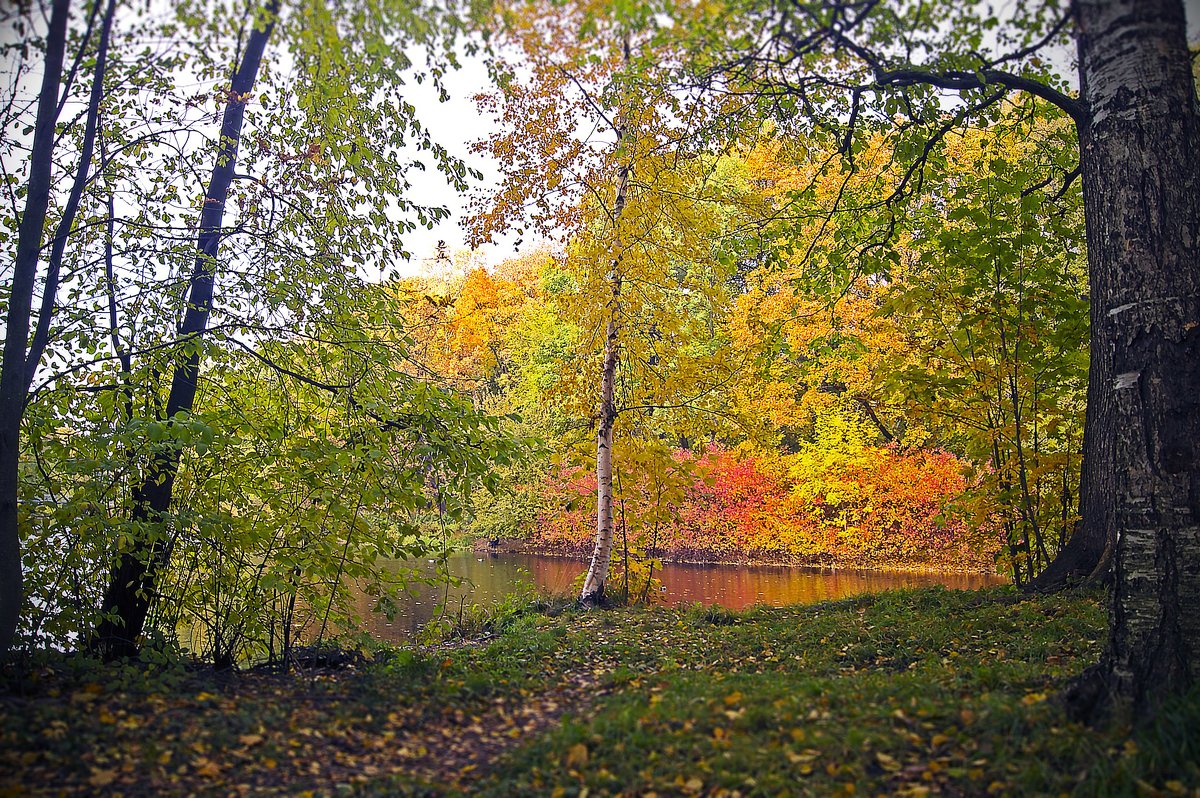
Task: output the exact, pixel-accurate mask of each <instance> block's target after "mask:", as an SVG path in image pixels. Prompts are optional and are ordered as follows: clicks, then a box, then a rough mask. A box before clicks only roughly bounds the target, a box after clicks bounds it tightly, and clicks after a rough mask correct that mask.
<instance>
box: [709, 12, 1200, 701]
mask: <svg viewBox="0 0 1200 798" xmlns="http://www.w3.org/2000/svg"><path fill="white" fill-rule="evenodd" d="M708 14H709V22H708V24H707V25H705V26H703V28H702V29H703V31H704V32H703V33H702V34H701V35H700V37H699V39H698V41H699V46H698V49H699V50H701V51H702V53H701V55H700V58H701V59H702V60H703V61H705V62H706V64H707V65H708V69H707V71H706V74H708V75H709V76H710V77H713V76H716V78H715V81H714V82H713V84H712V85H713V87H714V88H716V89H717V90H718V92H723V91H735V92H736V91H751V92H758V93H759V96H761V97H764V98H766V99H768V100H769V101H770V102H771V103H772V105H773V107H774V108H775V109H776V110H777V111H779V112H781V118H783V119H792V120H805V121H804V122H802V123H801V125H802V126H804V125H807V128H806V129H807V130H809V131H811V132H812V133H813V134H816V135H826V136H828V137H829V138H830V140H833V141H836V142H839V143H840V145H841V147H842V150H843V153H844V156H845V158H846V160H847V161H848V162H850V163H852V162H853V158H854V156H855V154H856V152H857V149H856V148H857V147H858V146H860V145H859V142H860V141H862V140H863V138H862V134H863V133H864V132H866V131H867V130H868V129H872V128H874V129H895V128H897V127H898V128H899V129H900V130H901V131H903V132H905V133H908V134H911V135H910V136H909V137H908V141H909V142H910V143H909V145H908V148H907V152H908V155H909V157H908V158H907V159H906V161H907V162H908V163H909V164H911V167H910V168H909V169H907V170H906V171H905V172H904V179H902V180H901V181H899V183H898V184H897V186H896V190H895V199H897V200H899V199H902V198H903V197H904V196H907V195H911V193H912V192H913V191H915V190H916V189H917V188H918V187H919V186H920V176H921V169H922V167H923V166H924V164H925V162H926V160H927V158H928V156H929V154H930V153H931V152H932V151H934V150H936V148H937V147H938V146H939V145H940V143H941V141H942V139H943V138H944V137H945V136H946V135H947V133H949V132H950V131H951V130H953V129H955V128H956V127H960V126H962V125H964V124H966V123H967V122H968V121H970V120H972V119H975V120H979V119H983V120H987V119H990V118H992V117H993V116H994V114H995V113H996V112H997V111H996V109H997V108H998V107H999V104H1000V103H1002V102H1003V100H1004V99H1005V97H1006V96H1007V95H1008V94H1010V93H1012V92H1025V93H1029V94H1032V95H1034V96H1036V97H1039V98H1041V99H1042V100H1044V101H1046V102H1048V103H1051V104H1053V105H1056V106H1058V107H1059V108H1060V109H1062V110H1063V111H1064V112H1065V113H1066V114H1067V115H1068V116H1069V117H1070V118H1071V119H1072V120H1073V121H1074V123H1075V127H1076V130H1077V133H1078V140H1079V166H1078V168H1076V169H1073V170H1070V171H1069V172H1067V173H1066V174H1065V175H1064V181H1066V182H1070V181H1073V180H1075V179H1079V178H1081V179H1082V190H1083V198H1084V217H1085V225H1086V228H1087V240H1088V273H1089V293H1090V299H1091V310H1090V314H1091V345H1090V353H1091V356H1090V364H1091V365H1090V372H1089V378H1088V392H1087V412H1086V419H1085V429H1084V444H1083V445H1084V455H1083V456H1084V461H1083V468H1082V476H1081V488H1080V496H1081V514H1082V518H1083V520H1082V524H1081V526H1080V527H1079V529H1078V530H1077V531H1076V534H1075V535H1074V536H1073V537H1072V539H1071V541H1070V542H1069V543H1068V545H1067V546H1066V547H1065V548H1064V550H1063V552H1062V554H1061V555H1060V558H1059V559H1060V561H1061V562H1060V563H1059V565H1057V566H1056V567H1053V568H1051V569H1048V573H1049V574H1050V576H1049V577H1047V579H1048V580H1050V579H1053V580H1054V581H1056V582H1058V583H1062V582H1063V581H1066V580H1068V579H1078V578H1081V577H1082V578H1086V577H1087V576H1088V575H1090V574H1094V573H1103V572H1105V571H1106V570H1107V568H1106V564H1107V562H1108V561H1109V552H1111V563H1112V575H1113V581H1114V590H1113V599H1112V607H1111V612H1110V633H1109V643H1108V647H1107V649H1106V653H1105V654H1104V656H1103V658H1102V661H1101V663H1100V664H1099V666H1098V667H1097V668H1096V669H1095V670H1093V671H1092V672H1090V674H1089V676H1088V677H1087V678H1085V679H1084V680H1083V681H1082V682H1081V683H1080V685H1079V689H1078V690H1077V691H1076V693H1075V696H1074V697H1075V705H1076V706H1077V707H1078V708H1080V709H1081V711H1083V712H1084V713H1085V714H1086V713H1088V712H1091V711H1092V710H1095V709H1097V708H1104V707H1108V706H1110V704H1111V702H1110V700H1109V699H1111V698H1112V697H1114V696H1115V697H1118V698H1119V699H1121V700H1122V701H1124V702H1128V703H1130V704H1131V705H1132V706H1133V707H1134V709H1135V711H1136V712H1139V713H1143V714H1144V713H1147V712H1150V711H1152V709H1153V706H1154V705H1155V704H1156V703H1157V702H1159V701H1161V700H1163V698H1165V697H1166V696H1168V695H1171V694H1175V693H1179V692H1182V691H1184V690H1186V689H1188V688H1189V687H1190V686H1191V685H1192V684H1194V682H1195V674H1196V673H1198V672H1200V645H1198V644H1197V641H1198V640H1200V628H1198V627H1197V624H1198V623H1200V537H1198V536H1200V522H1198V520H1197V519H1198V518H1200V513H1198V512H1197V509H1196V503H1195V497H1196V496H1197V495H1200V458H1198V457H1197V456H1196V453H1195V443H1194V442H1195V440H1196V439H1197V434H1196V433H1197V430H1196V425H1197V424H1200V412H1198V410H1200V408H1198V407H1197V403H1200V390H1198V385H1200V375H1198V374H1197V372H1196V369H1195V363H1196V358H1195V353H1196V347H1197V346H1198V343H1197V341H1198V340H1200V339H1198V338H1197V332H1196V331H1197V329H1200V318H1197V317H1198V315H1200V299H1198V298H1197V297H1198V291H1197V285H1196V281H1197V280H1198V279H1200V264H1198V263H1197V253H1198V250H1197V248H1196V247H1195V246H1194V242H1195V241H1196V240H1197V238H1196V237H1197V234H1198V225H1200V199H1198V197H1200V193H1198V192H1197V190H1196V187H1197V185H1198V184H1200V171H1198V170H1200V161H1198V160H1197V159H1196V158H1195V157H1194V153H1195V152H1196V151H1197V149H1198V148H1200V138H1198V137H1200V115H1198V109H1197V98H1196V88H1195V83H1194V80H1193V75H1192V72H1191V68H1190V64H1191V62H1190V57H1189V52H1188V46H1187V40H1186V30H1187V19H1186V16H1185V12H1184V6H1183V3H1182V2H1180V1H1179V0H1153V1H1152V2H1133V0H1080V2H1075V3H1071V4H1069V5H1068V4H1064V3H1060V2H1044V3H1037V4H1029V5H1023V6H1021V7H1020V8H1017V9H1015V10H1014V11H1013V14H1012V16H1011V17H1009V18H1007V19H1003V20H1002V19H997V18H995V17H993V16H991V12H990V11H988V10H986V9H983V8H982V7H976V6H962V5H959V4H956V3H928V2H913V3H909V2H899V1H898V2H879V1H878V0H867V1H865V2H823V3H778V4H776V3H757V2H754V3H749V4H746V5H735V6H734V7H732V8H731V7H728V6H724V7H719V8H714V9H711V10H710V11H709V12H708ZM1072 40H1073V41H1074V45H1075V52H1076V61H1077V66H1078V86H1079V88H1078V91H1074V90H1072V89H1071V87H1070V85H1069V83H1068V81H1067V80H1066V78H1065V77H1064V76H1062V75H1058V74H1056V73H1055V71H1054V69H1053V68H1052V67H1051V66H1050V65H1051V64H1052V63H1053V57H1052V54H1053V53H1057V54H1058V55H1059V56H1062V55H1063V54H1064V53H1065V52H1067V48H1068V47H1070V45H1071V43H1072ZM888 232H889V231H888V229H887V227H886V226H885V228H884V229H882V230H881V231H880V235H882V236H883V238H884V239H886V237H887V235H888Z"/></svg>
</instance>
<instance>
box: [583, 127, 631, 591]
mask: <svg viewBox="0 0 1200 798" xmlns="http://www.w3.org/2000/svg"><path fill="white" fill-rule="evenodd" d="M621 138H622V137H621V136H620V135H618V137H617V144H618V147H619V146H620V142H621ZM632 171H633V167H632V166H630V165H629V164H628V163H626V164H623V165H622V166H621V169H620V172H619V174H618V176H617V196H616V201H615V202H614V203H613V213H612V223H613V239H614V247H615V253H614V257H613V263H612V273H611V275H610V277H609V281H610V283H611V286H612V297H611V298H610V299H609V301H608V302H609V304H608V307H609V311H608V325H607V328H606V330H605V336H604V360H603V362H602V364H601V367H600V407H599V423H598V424H597V427H596V546H595V548H594V549H593V550H592V561H591V563H590V564H589V565H588V572H587V576H585V577H584V580H583V589H582V590H581V591H580V593H579V602H580V603H581V604H585V605H591V606H594V605H598V604H603V603H604V585H605V583H606V581H607V579H608V564H609V561H610V560H611V559H612V549H613V471H612V468H613V464H612V447H613V428H614V427H615V426H616V422H617V408H616V402H615V392H616V382H617V363H618V361H619V360H620V355H621V351H620V333H621V254H622V253H621V247H622V246H623V244H622V241H621V235H620V223H621V214H622V213H623V212H624V210H625V197H626V195H627V194H628V191H629V177H630V174H631V173H632Z"/></svg>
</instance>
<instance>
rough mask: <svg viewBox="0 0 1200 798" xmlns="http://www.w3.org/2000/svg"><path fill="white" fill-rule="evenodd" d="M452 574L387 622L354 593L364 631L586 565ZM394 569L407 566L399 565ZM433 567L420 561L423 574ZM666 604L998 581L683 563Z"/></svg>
mask: <svg viewBox="0 0 1200 798" xmlns="http://www.w3.org/2000/svg"><path fill="white" fill-rule="evenodd" d="M447 565H448V566H449V570H450V573H451V574H453V575H455V576H457V577H461V578H462V579H463V580H464V581H463V584H461V585H458V586H450V587H445V586H442V587H438V588H436V589H435V588H432V587H428V586H419V587H418V588H417V592H418V595H417V596H416V597H415V598H413V599H412V600H411V601H410V602H409V603H407V604H406V605H405V606H403V607H401V611H400V614H399V615H397V616H396V618H395V619H393V620H392V621H388V620H387V619H386V618H385V617H383V616H382V615H380V614H378V613H372V612H370V607H371V600H370V598H369V597H367V596H362V597H360V600H359V612H360V614H362V615H363V617H364V619H365V626H366V628H367V630H368V631H370V632H371V634H373V635H374V636H376V637H379V638H381V639H384V640H393V641H401V640H406V639H411V637H412V636H413V634H414V632H416V630H418V629H419V628H420V627H421V626H423V625H424V624H426V623H428V622H429V620H430V619H432V618H434V617H435V616H436V615H438V614H439V612H446V613H448V614H449V616H450V617H452V618H453V617H454V616H455V615H457V613H458V610H459V607H460V606H461V605H466V606H470V605H472V604H480V605H488V604H492V603H495V602H498V601H499V600H500V599H502V598H503V597H504V596H505V595H506V594H508V593H510V592H512V591H513V590H514V588H515V587H516V585H517V584H518V583H519V582H525V583H526V584H533V585H534V586H535V587H537V588H538V589H539V590H540V591H542V592H545V593H550V594H566V593H569V592H572V588H571V583H572V581H573V580H574V579H575V578H576V577H577V576H579V575H580V574H581V573H583V572H584V570H586V568H587V563H586V562H585V561H582V560H572V559H566V558H562V557H541V556H537V555H529V554H500V555H491V556H489V555H481V554H475V553H472V552H461V553H458V554H453V555H451V556H450V558H449V561H448V563H447ZM395 567H397V568H400V567H411V566H410V564H408V563H401V562H397V563H396V566H395ZM433 568H434V566H433V565H432V564H430V563H426V565H425V570H426V572H427V573H432V572H433ZM658 577H659V578H660V579H661V580H662V582H663V587H664V590H663V592H662V593H661V594H660V596H659V598H660V599H662V600H663V601H664V602H665V603H668V604H693V603H700V604H719V605H721V606H724V607H729V608H730V609H735V610H740V609H742V608H744V607H748V606H750V605H752V604H771V605H775V606H782V605H785V604H813V603H816V602H819V601H828V600H831V599H838V598H843V597H845V596H851V595H855V594H858V593H870V592H876V591H880V590H893V589H897V588H906V587H921V586H924V585H945V586H946V587H949V588H953V589H956V590H969V589H973V588H978V587H984V586H986V585H994V584H999V583H1001V582H1003V581H1004V580H1003V579H1002V578H1000V577H997V576H986V575H981V574H933V573H930V574H923V573H902V572H892V571H822V570H816V569H805V568H786V567H777V566H753V567H751V566H742V565H685V564H675V563H667V564H666V567H665V569H664V570H663V571H662V572H661V573H660V574H658Z"/></svg>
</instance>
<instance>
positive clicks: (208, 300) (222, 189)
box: [91, 0, 279, 659]
mask: <svg viewBox="0 0 1200 798" xmlns="http://www.w3.org/2000/svg"><path fill="white" fill-rule="evenodd" d="M278 15H279V0H268V2H267V3H266V4H265V5H264V6H263V8H262V12H261V14H260V15H258V16H256V18H255V19H254V21H252V22H251V24H252V25H253V30H252V31H251V33H250V36H249V37H248V38H247V41H246V49H245V51H244V52H243V53H242V58H241V61H240V63H239V64H238V67H237V71H236V72H235V73H234V74H233V78H232V79H231V81H230V86H229V95H228V99H227V100H226V102H225V109H224V112H223V113H222V116H221V131H220V138H219V139H218V141H219V144H218V147H217V153H216V158H215V162H214V164H213V169H212V173H211V176H210V177H209V183H208V189H207V191H205V194H204V200H203V207H202V208H201V211H200V224H199V230H198V232H197V236H196V258H195V261H194V262H193V265H192V274H191V278H190V280H189V285H188V298H187V310H186V312H185V313H184V317H183V322H182V323H181V324H180V326H179V338H180V340H181V341H183V342H184V345H185V346H186V347H187V350H186V354H185V355H184V356H183V358H182V361H181V362H179V363H178V364H177V365H176V366H175V370H174V373H173V374H172V377H171V390H170V393H168V394H167V406H166V420H167V422H168V423H172V421H173V420H174V419H175V417H176V415H177V414H180V413H182V414H187V413H190V412H191V411H192V407H193V405H194V403H195V401H196V388H197V381H198V380H199V376H200V337H201V336H203V335H204V333H205V331H206V330H207V329H208V317H209V314H210V313H211V312H212V308H213V291H214V288H215V282H216V273H217V266H218V263H219V262H218V255H219V252H220V245H221V238H222V235H223V226H224V222H225V201H226V199H227V198H228V196H229V187H230V185H231V184H232V183H233V175H234V170H235V168H236V166H237V155H238V145H239V144H240V142H241V138H242V123H243V122H244V120H245V115H246V102H247V100H248V99H249V95H250V93H251V91H252V90H253V89H254V82H255V80H256V79H257V77H258V70H259V66H260V65H261V64H262V59H263V53H264V52H265V50H266V46H267V42H268V41H269V40H270V38H271V32H272V30H273V29H274V27H275V21H276V19H277V17H278ZM180 455H181V452H180V450H179V449H178V448H177V447H168V448H167V449H164V450H160V451H159V452H157V453H156V454H154V455H153V456H152V457H151V458H150V462H149V463H148V464H147V468H146V476H145V478H144V479H143V480H142V482H141V484H139V485H138V486H137V487H136V488H135V489H134V490H133V495H132V504H133V510H132V520H133V521H134V527H135V528H141V529H148V530H151V531H148V532H145V533H143V534H142V535H141V536H140V537H138V538H137V539H136V540H135V541H134V542H133V544H132V545H131V547H130V549H129V550H127V551H122V552H121V553H120V554H119V555H117V558H116V564H115V566H114V568H113V571H112V574H111V575H110V577H109V583H108V587H107V588H106V590H105V593H104V601H103V604H102V610H101V611H102V614H103V616H104V620H103V621H101V623H100V624H99V626H98V627H97V629H96V632H95V636H94V638H93V640H92V642H91V646H92V648H93V649H94V650H96V651H97V652H99V653H100V654H102V655H103V656H104V657H105V658H108V659H114V658H119V657H128V656H133V655H135V654H136V653H137V651H138V646H139V638H140V637H141V634H142V629H143V627H144V626H145V623H146V617H147V615H148V614H149V611H150V604H151V600H152V598H153V595H154V591H155V588H156V587H157V584H158V579H159V576H160V573H161V571H162V570H163V569H164V568H165V567H166V566H167V564H168V563H169V562H170V558H171V541H170V539H169V537H167V536H166V535H165V530H154V527H155V526H156V525H160V524H161V523H162V520H163V516H164V515H165V514H166V513H167V511H168V510H169V509H170V507H171V497H172V494H173V491H174V486H175V476H176V474H177V472H178V471H179V461H180Z"/></svg>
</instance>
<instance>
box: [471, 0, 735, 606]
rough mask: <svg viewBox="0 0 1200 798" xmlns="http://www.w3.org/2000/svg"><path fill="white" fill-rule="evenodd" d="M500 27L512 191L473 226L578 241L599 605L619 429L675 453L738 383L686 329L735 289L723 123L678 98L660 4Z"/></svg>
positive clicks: (485, 208)
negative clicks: (719, 154)
mask: <svg viewBox="0 0 1200 798" xmlns="http://www.w3.org/2000/svg"><path fill="white" fill-rule="evenodd" d="M496 23H497V26H498V29H497V30H498V34H499V37H498V41H499V42H500V43H499V44H497V52H498V53H499V55H500V57H499V58H498V59H497V61H496V62H495V64H494V67H493V71H494V74H495V76H496V78H497V85H498V91H497V92H496V93H494V94H492V95H488V96H486V97H485V98H484V99H483V101H482V106H483V108H484V110H487V111H490V112H492V113H494V114H495V115H496V116H497V117H498V118H499V122H500V131H499V132H498V133H496V134H494V135H493V136H491V137H489V138H488V139H486V140H485V141H483V142H481V143H480V145H479V147H480V149H481V150H484V151H487V152H489V153H490V154H491V155H493V157H495V158H496V159H497V161H498V162H499V163H500V164H501V169H502V179H501V182H500V186H499V188H498V189H497V190H496V191H495V192H494V193H493V194H491V195H489V196H486V197H483V198H481V199H480V201H479V202H478V203H477V205H476V208H475V210H476V214H475V215H474V217H473V218H472V220H471V225H472V229H473V235H474V237H475V240H476V241H484V240H488V239H490V238H491V237H492V236H494V235H495V234H496V233H497V232H499V231H501V230H508V229H515V230H517V231H518V232H519V233H521V234H524V233H526V232H533V233H535V234H538V235H544V236H552V237H555V238H558V239H559V240H563V241H565V253H564V264H565V267H566V269H567V270H568V271H569V272H571V273H573V274H575V275H576V277H577V285H578V289H577V290H576V291H573V292H571V293H570V294H567V295H564V296H563V297H560V299H561V300H562V301H564V302H570V303H571V308H570V313H571V315H572V316H573V317H574V319H575V321H576V322H577V323H578V324H579V326H580V327H581V329H582V330H583V339H584V340H583V341H581V347H580V357H579V360H578V363H579V371H578V373H577V375H576V376H575V378H574V379H573V380H571V382H572V385H571V388H570V393H571V395H572V396H573V397H575V401H578V402H580V405H579V406H578V408H577V410H579V411H582V412H580V415H582V416H583V421H584V423H585V424H586V425H587V428H588V429H589V430H591V431H593V432H594V435H595V438H594V448H593V451H594V464H595V470H596V483H597V488H596V515H595V519H596V524H595V545H594V548H593V552H592V556H591V559H590V562H589V567H588V571H587V573H586V575H585V576H584V581H583V586H582V589H581V591H580V601H581V602H582V603H584V604H600V603H603V602H604V596H605V583H606V580H607V578H608V571H609V565H610V561H611V556H612V550H613V543H614V509H613V507H614V495H615V491H614V473H616V472H618V471H619V469H620V466H619V464H617V463H615V462H614V451H615V449H616V448H619V447H617V446H616V438H617V437H619V436H620V435H621V434H622V433H621V430H620V425H621V423H628V424H629V427H628V428H627V429H626V430H625V432H624V434H626V435H631V434H642V435H649V436H656V435H672V437H673V439H674V440H678V439H679V436H678V435H677V434H673V433H672V432H671V431H670V426H671V424H672V423H676V422H672V421H671V413H672V412H675V413H676V415H677V416H679V415H686V414H687V412H689V411H700V412H702V411H703V408H702V406H703V405H704V404H705V403H706V399H705V397H707V396H708V395H709V394H711V389H710V388H711V384H712V382H714V381H719V380H721V379H723V378H728V373H727V369H726V368H725V367H724V365H723V364H722V363H721V359H720V357H719V356H718V355H717V348H715V347H712V346H711V344H712V339H713V336H714V332H713V331H714V330H715V329H716V325H712V324H710V325H709V326H708V333H707V339H708V340H706V341H703V342H700V343H699V346H698V348H697V349H695V350H691V351H689V350H688V345H689V343H690V341H689V339H690V337H691V334H692V333H691V332H690V331H685V330H684V329H683V328H684V326H686V325H685V324H684V323H683V322H682V319H683V316H684V313H683V307H684V305H685V304H686V303H685V301H684V299H683V298H684V297H686V296H694V297H697V298H700V300H699V301H701V302H703V303H705V304H706V305H707V306H708V307H709V308H715V307H716V306H718V305H720V304H721V301H722V300H721V299H720V298H719V296H718V295H719V294H720V293H721V292H722V291H723V290H724V289H725V285H724V283H723V281H722V279H721V277H720V272H721V269H722V268H723V267H722V266H721V265H720V263H719V262H718V259H717V257H716V255H717V254H718V253H717V250H718V249H719V247H720V246H721V236H720V233H719V223H718V222H717V221H716V216H717V215H719V214H717V212H716V208H717V206H718V205H719V204H720V199H718V196H717V195H718V194H719V192H720V188H719V185H718V184H719V181H717V180H714V179H713V175H714V166H715V164H716V159H715V158H713V157H710V156H709V155H708V154H707V153H706V152H705V150H704V148H703V147H704V145H703V144H702V143H700V139H699V137H697V136H696V131H697V129H699V128H700V127H702V126H703V124H704V122H703V119H706V118H710V117H709V116H708V115H709V114H710V113H711V110H712V109H710V108H701V107H700V106H698V105H696V104H694V103H693V102H692V100H693V99H694V98H693V97H688V96H687V95H686V94H685V93H673V92H672V91H670V90H668V83H667V81H666V79H665V78H666V71H665V69H664V62H667V61H669V60H670V59H671V57H672V56H671V55H670V53H669V51H667V50H664V49H661V48H660V47H659V46H658V42H657V39H658V34H659V33H660V31H659V29H658V28H657V27H656V26H657V22H656V18H655V15H654V9H652V8H651V7H650V6H631V7H627V8H624V7H617V6H611V5H609V4H607V3H600V2H595V3H593V2H581V3H571V4H566V5H545V4H540V3H528V4H526V3H513V4H510V5H505V6H502V7H499V8H498V9H497V13H496ZM506 48H510V49H506ZM698 261H704V262H705V264H706V267H707V268H698V267H696V265H695V264H696V263H697V262H698ZM693 292H694V293H693ZM710 321H711V318H710ZM702 334H703V333H702ZM593 357H594V359H593ZM701 361H703V362H705V363H707V364H708V367H707V368H706V367H703V366H701V365H700V363H701ZM668 362H671V363H673V364H674V366H673V368H671V369H667V368H664V366H665V364H666V363H668ZM685 364H686V365H685ZM672 371H673V373H670V372H672ZM668 373H669V377H668V376H667V374H668ZM706 385H707V386H710V387H709V388H706V387H705V386H706ZM634 415H636V416H637V417H638V419H639V421H638V422H636V423H634V422H629V421H622V419H629V418H631V417H632V416H634Z"/></svg>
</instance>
